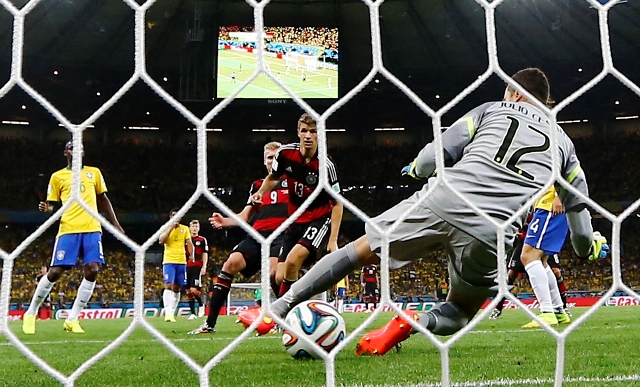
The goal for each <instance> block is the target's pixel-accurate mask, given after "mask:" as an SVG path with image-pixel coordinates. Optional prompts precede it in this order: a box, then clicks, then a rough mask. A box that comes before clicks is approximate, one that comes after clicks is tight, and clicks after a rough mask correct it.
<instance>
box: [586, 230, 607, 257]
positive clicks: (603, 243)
mask: <svg viewBox="0 0 640 387" xmlns="http://www.w3.org/2000/svg"><path fill="white" fill-rule="evenodd" d="M608 255H609V245H608V244H607V238H605V237H603V236H602V235H601V234H600V233H599V232H598V231H595V232H594V233H593V242H591V252H590V253H589V260H590V261H593V260H596V259H602V258H606V257H607V256H608Z"/></svg>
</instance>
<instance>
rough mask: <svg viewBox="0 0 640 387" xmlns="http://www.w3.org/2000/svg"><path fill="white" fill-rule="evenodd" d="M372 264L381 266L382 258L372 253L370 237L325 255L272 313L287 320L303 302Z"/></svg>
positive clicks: (274, 304)
mask: <svg viewBox="0 0 640 387" xmlns="http://www.w3.org/2000/svg"><path fill="white" fill-rule="evenodd" d="M372 263H376V264H377V263H380V258H378V256H377V255H376V254H375V253H373V252H372V251H371V248H370V247H369V240H368V239H367V237H366V236H362V237H360V238H359V239H357V240H356V241H355V242H351V243H349V244H347V245H346V246H344V247H342V248H340V249H338V250H336V251H334V252H333V253H330V254H327V255H326V256H324V257H323V258H322V259H321V260H320V261H318V262H317V263H316V264H315V265H314V266H313V267H312V268H311V269H309V271H308V272H307V274H305V275H304V276H303V277H302V278H300V279H299V280H298V281H296V283H294V284H293V285H292V286H291V288H290V289H289V291H287V292H286V293H285V294H284V295H283V296H282V297H281V298H280V299H278V300H276V301H275V302H274V303H273V304H271V311H272V312H273V313H274V314H276V315H278V316H280V317H284V316H286V314H287V313H288V312H289V311H290V310H291V309H292V308H293V307H294V306H296V305H298V304H299V303H300V302H302V301H305V300H308V299H309V298H311V297H312V296H314V295H316V294H319V293H322V292H324V291H326V290H329V289H330V288H331V287H332V286H334V285H335V284H336V283H338V281H340V280H341V279H342V278H344V277H346V276H347V275H349V274H351V273H352V272H353V271H354V270H355V269H357V268H360V267H362V266H366V265H369V264H372Z"/></svg>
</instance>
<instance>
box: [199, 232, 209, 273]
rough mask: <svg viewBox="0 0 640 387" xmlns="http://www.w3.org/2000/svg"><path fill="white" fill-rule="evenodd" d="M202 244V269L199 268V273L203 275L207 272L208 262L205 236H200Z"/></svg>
mask: <svg viewBox="0 0 640 387" xmlns="http://www.w3.org/2000/svg"><path fill="white" fill-rule="evenodd" d="M202 241H203V243H204V245H203V246H202V251H203V252H202V269H201V270H200V274H201V275H205V274H206V272H207V264H208V263H209V242H207V238H202Z"/></svg>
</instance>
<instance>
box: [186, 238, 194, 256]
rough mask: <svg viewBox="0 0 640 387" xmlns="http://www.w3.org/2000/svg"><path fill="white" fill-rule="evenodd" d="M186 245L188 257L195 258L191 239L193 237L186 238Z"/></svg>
mask: <svg viewBox="0 0 640 387" xmlns="http://www.w3.org/2000/svg"><path fill="white" fill-rule="evenodd" d="M186 245H187V251H186V253H187V257H193V259H195V256H194V255H193V242H192V241H191V237H187V239H186Z"/></svg>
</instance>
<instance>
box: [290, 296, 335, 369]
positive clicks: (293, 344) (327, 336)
mask: <svg viewBox="0 0 640 387" xmlns="http://www.w3.org/2000/svg"><path fill="white" fill-rule="evenodd" d="M284 321H285V322H286V323H287V325H289V326H290V327H291V329H292V330H291V331H289V330H285V331H284V333H283V334H282V343H283V344H284V347H285V348H286V349H287V352H288V353H289V355H291V356H293V358H294V359H319V358H320V356H319V355H318V354H317V353H316V352H315V350H314V348H313V347H311V346H310V345H308V344H307V343H305V342H303V341H302V340H300V339H299V338H300V337H301V336H305V337H307V338H308V339H310V340H311V341H314V342H315V343H316V344H318V345H319V346H320V348H322V349H324V350H325V351H326V352H330V351H331V350H332V349H333V348H334V347H335V346H336V345H338V344H339V343H340V342H341V341H342V340H344V337H345V335H346V334H347V329H346V327H345V324H344V319H343V318H342V316H341V315H340V313H338V311H337V310H336V309H335V308H334V307H333V306H331V305H329V304H327V303H326V302H322V301H317V300H312V301H305V302H303V303H301V304H300V305H298V306H296V307H295V308H293V309H291V311H290V312H289V314H287V317H286V318H285V320H284Z"/></svg>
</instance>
